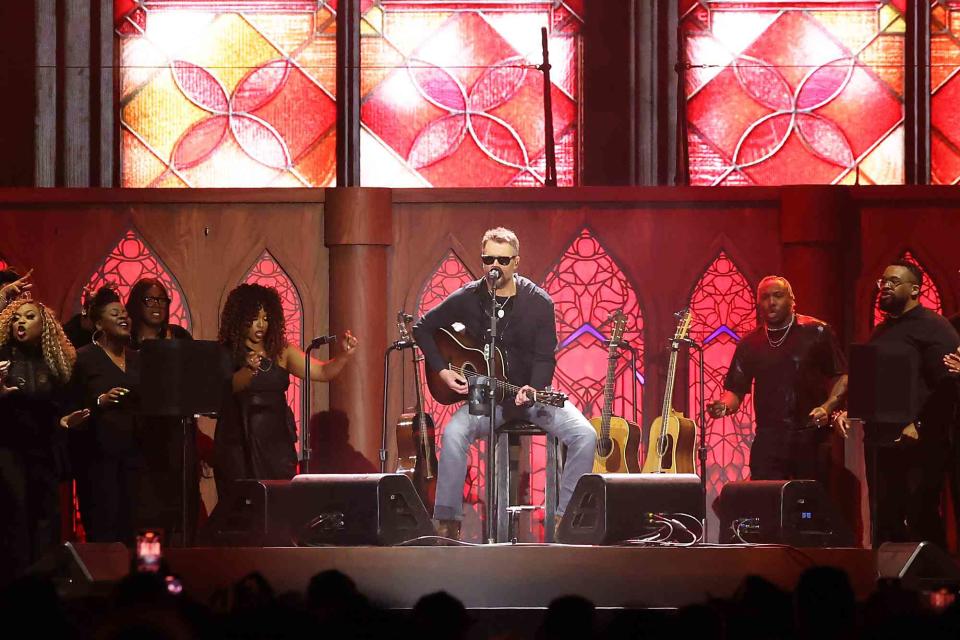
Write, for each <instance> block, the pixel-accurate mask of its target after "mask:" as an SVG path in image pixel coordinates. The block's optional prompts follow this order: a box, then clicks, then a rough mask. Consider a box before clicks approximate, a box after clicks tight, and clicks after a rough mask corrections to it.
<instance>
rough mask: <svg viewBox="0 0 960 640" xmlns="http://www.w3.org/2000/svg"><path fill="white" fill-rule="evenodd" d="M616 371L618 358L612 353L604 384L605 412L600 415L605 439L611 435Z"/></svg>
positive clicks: (601, 429)
mask: <svg viewBox="0 0 960 640" xmlns="http://www.w3.org/2000/svg"><path fill="white" fill-rule="evenodd" d="M616 369H617V360H616V356H615V355H614V354H613V353H611V354H610V356H609V361H608V363H607V379H606V381H605V382H604V383H603V411H602V412H601V413H600V434H601V436H602V437H603V438H607V437H608V436H609V435H610V417H611V416H612V415H613V387H614V381H615V374H616Z"/></svg>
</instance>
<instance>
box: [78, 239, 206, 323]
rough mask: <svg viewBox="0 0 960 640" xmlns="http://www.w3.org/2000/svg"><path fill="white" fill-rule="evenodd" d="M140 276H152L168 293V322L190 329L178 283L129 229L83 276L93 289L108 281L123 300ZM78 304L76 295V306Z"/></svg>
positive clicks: (141, 240)
mask: <svg viewBox="0 0 960 640" xmlns="http://www.w3.org/2000/svg"><path fill="white" fill-rule="evenodd" d="M141 278H156V279H157V280H159V281H160V282H162V283H163V286H165V287H166V288H167V293H169V294H170V323H171V324H178V325H180V326H181V327H183V328H185V329H186V330H187V331H190V330H191V328H192V325H193V323H192V321H191V319H190V310H189V309H188V308H187V304H186V299H185V297H184V295H183V290H182V289H181V288H180V284H179V283H178V282H177V280H176V278H174V277H173V274H171V273H170V271H169V270H168V269H167V267H166V266H165V265H164V264H163V262H162V261H161V260H160V258H159V257H158V256H157V255H156V254H155V253H154V252H153V250H151V249H150V247H149V246H148V245H147V243H146V242H145V241H144V240H143V238H141V237H140V235H139V234H138V233H137V232H136V231H134V230H133V229H130V230H129V231H127V232H126V233H124V234H123V237H122V238H120V242H118V243H117V245H116V246H115V247H114V248H113V249H112V250H111V251H110V253H109V254H108V255H107V257H106V259H105V260H104V261H103V264H102V265H100V267H99V268H98V269H97V270H96V271H94V272H93V275H91V276H90V277H89V278H88V279H87V284H86V287H85V288H86V289H87V290H89V291H91V292H94V291H96V290H97V289H99V288H100V287H102V286H104V285H106V284H111V285H113V286H115V287H116V289H117V291H118V292H119V294H120V297H121V299H122V300H123V301H124V302H126V300H127V296H129V295H130V288H131V287H133V285H134V283H135V282H136V281H137V280H139V279H141ZM80 303H81V301H80V299H79V298H78V299H77V308H79V307H80Z"/></svg>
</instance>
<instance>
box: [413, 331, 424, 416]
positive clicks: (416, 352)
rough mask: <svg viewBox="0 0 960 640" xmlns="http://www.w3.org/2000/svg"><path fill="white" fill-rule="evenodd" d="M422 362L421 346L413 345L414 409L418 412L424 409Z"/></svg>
mask: <svg viewBox="0 0 960 640" xmlns="http://www.w3.org/2000/svg"><path fill="white" fill-rule="evenodd" d="M421 362H423V354H422V353H420V348H419V347H418V346H417V345H413V390H414V391H413V394H414V395H413V397H414V399H415V400H416V407H415V408H414V411H416V412H417V413H420V412H421V411H423V391H422V390H421V388H420V384H421V380H422V378H421V377H420V363H421Z"/></svg>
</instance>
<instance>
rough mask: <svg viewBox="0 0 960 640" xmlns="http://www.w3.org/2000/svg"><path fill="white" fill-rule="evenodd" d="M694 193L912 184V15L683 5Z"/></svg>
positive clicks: (870, 6) (705, 1)
mask: <svg viewBox="0 0 960 640" xmlns="http://www.w3.org/2000/svg"><path fill="white" fill-rule="evenodd" d="M680 10H681V29H682V33H683V37H684V45H685V55H686V57H687V61H688V62H689V63H690V65H691V67H690V69H689V70H688V71H687V72H686V83H685V86H686V97H687V107H686V109H687V113H686V117H687V128H688V139H687V144H688V156H689V173H690V182H691V183H692V184H698V185H744V184H762V185H776V184H787V183H819V184H838V183H853V182H859V183H861V184H899V183H902V182H903V127H902V122H903V61H904V57H903V56H904V54H903V31H904V24H905V23H904V20H903V16H902V15H901V10H900V9H899V8H898V6H897V5H896V4H894V3H890V2H885V1H878V2H821V3H785V2H738V3H729V2H720V1H711V0H702V1H700V2H682V1H681V3H680Z"/></svg>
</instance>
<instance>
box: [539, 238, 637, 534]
mask: <svg viewBox="0 0 960 640" xmlns="http://www.w3.org/2000/svg"><path fill="white" fill-rule="evenodd" d="M543 288H544V289H545V290H546V291H547V293H549V294H550V296H551V297H552V298H553V301H554V311H555V314H556V319H557V339H558V342H559V345H558V350H557V368H556V372H555V374H554V386H555V387H556V388H557V389H559V390H561V391H563V392H565V393H567V394H568V395H569V396H570V402H571V403H573V404H574V405H575V406H576V407H578V408H579V409H580V410H581V411H583V412H584V414H585V415H586V416H587V417H591V416H599V415H600V412H601V410H602V409H603V402H604V383H605V381H606V375H607V367H608V363H609V359H608V353H609V351H608V348H607V346H606V345H605V344H604V341H605V340H608V339H609V337H610V330H611V327H610V325H609V324H608V323H609V317H610V314H611V313H613V312H614V311H616V310H622V311H623V313H624V315H626V317H627V324H626V328H625V329H624V333H623V339H622V340H623V342H624V343H625V344H627V345H629V346H630V347H632V348H633V349H634V350H635V352H636V355H637V368H638V371H637V375H638V378H637V380H636V383H634V380H633V370H632V368H631V365H630V353H629V351H628V350H624V351H623V352H622V353H623V354H624V355H623V357H621V358H620V359H619V360H618V361H617V363H616V365H615V366H616V368H615V373H614V376H615V377H614V380H615V382H614V399H613V414H614V415H617V416H621V417H624V418H626V419H628V420H633V419H634V410H635V409H636V412H637V413H636V418H637V420H638V422H639V423H640V424H642V420H643V418H642V414H641V412H640V409H641V406H642V399H643V377H642V376H643V353H644V342H643V313H642V311H641V309H640V303H639V300H638V298H637V294H636V292H635V291H634V288H633V286H632V285H631V284H630V281H629V280H628V279H627V277H626V275H625V274H624V273H623V270H622V269H621V268H620V266H619V265H617V263H616V262H615V261H614V260H613V258H611V257H610V255H609V254H608V253H607V252H606V250H604V248H603V246H602V245H601V244H600V242H599V240H598V239H597V238H596V237H594V236H593V235H592V234H591V233H590V231H589V230H588V229H583V230H582V231H581V232H580V234H579V235H578V236H577V237H576V238H575V239H574V241H573V242H572V243H571V244H570V246H569V247H567V249H566V251H564V253H563V255H562V256H561V257H560V259H559V260H558V261H557V263H556V265H555V266H554V268H553V269H552V270H551V271H550V273H549V274H548V275H547V277H546V279H545V280H544V282H543ZM634 389H636V391H637V395H636V398H634V396H633V393H634ZM530 453H531V458H530V467H531V478H530V494H531V503H532V504H535V505H539V504H543V502H544V498H545V495H544V489H545V473H544V470H545V468H546V442H545V438H543V437H536V438H533V439H532V445H531V451H530ZM639 462H640V461H639V460H638V464H639ZM542 517H543V513H542V512H538V522H539V523H540V524H541V530H540V531H539V532H538V533H539V535H540V539H541V540H542V539H543V537H542V536H543V531H542Z"/></svg>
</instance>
